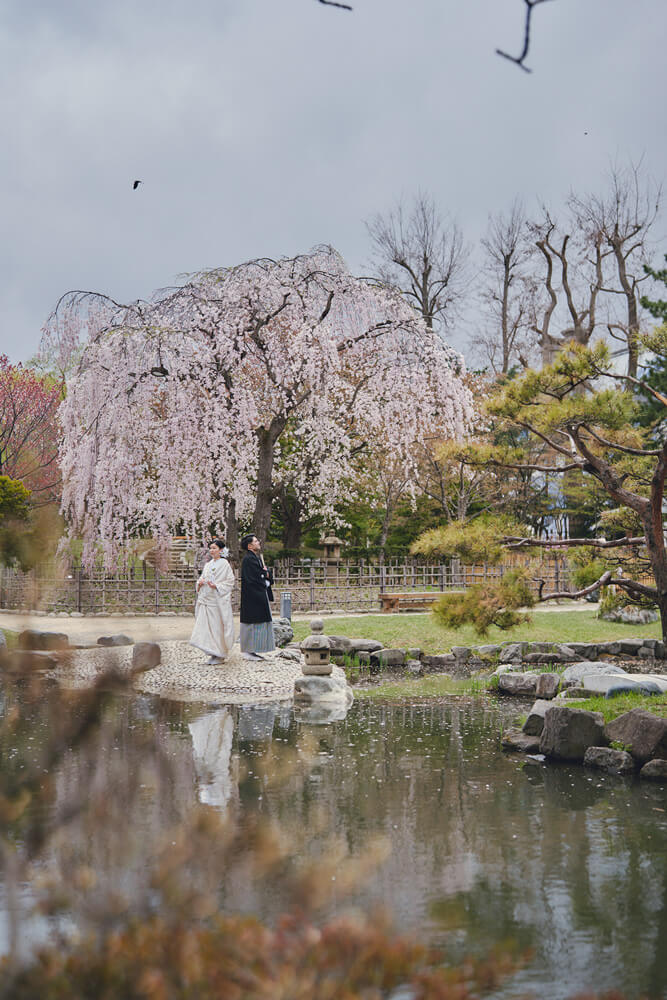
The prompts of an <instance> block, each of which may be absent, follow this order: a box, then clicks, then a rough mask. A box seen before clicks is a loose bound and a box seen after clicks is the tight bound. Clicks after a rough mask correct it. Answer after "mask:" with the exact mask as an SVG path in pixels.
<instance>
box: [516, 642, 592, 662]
mask: <svg viewBox="0 0 667 1000" xmlns="http://www.w3.org/2000/svg"><path fill="white" fill-rule="evenodd" d="M578 658H579V657H578V655H577V653H575V651H574V650H573V649H572V648H571V647H570V646H564V645H563V644H562V643H558V642H531V643H530V646H529V647H528V648H527V649H526V651H525V652H524V654H523V662H524V663H540V664H541V663H570V662H571V661H572V660H577V659H578Z"/></svg>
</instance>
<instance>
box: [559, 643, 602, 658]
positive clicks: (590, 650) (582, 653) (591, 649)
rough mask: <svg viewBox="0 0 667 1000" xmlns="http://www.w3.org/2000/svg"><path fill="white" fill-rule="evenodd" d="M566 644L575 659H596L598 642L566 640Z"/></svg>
mask: <svg viewBox="0 0 667 1000" xmlns="http://www.w3.org/2000/svg"><path fill="white" fill-rule="evenodd" d="M567 645H568V649H571V650H572V652H573V653H574V655H575V658H576V659H577V660H597V659H598V656H599V655H600V653H599V645H598V643H589V642H568V644H567Z"/></svg>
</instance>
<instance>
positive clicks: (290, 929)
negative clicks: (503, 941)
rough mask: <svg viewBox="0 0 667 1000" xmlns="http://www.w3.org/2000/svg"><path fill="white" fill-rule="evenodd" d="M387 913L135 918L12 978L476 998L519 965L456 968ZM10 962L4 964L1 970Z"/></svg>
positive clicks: (364, 998) (129, 997)
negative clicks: (175, 921) (405, 988)
mask: <svg viewBox="0 0 667 1000" xmlns="http://www.w3.org/2000/svg"><path fill="white" fill-rule="evenodd" d="M436 961H437V956H436V955H435V954H434V953H432V952H430V951H428V950H427V949H426V948H424V947H423V946H422V945H420V944H417V943H415V942H414V941H410V940H408V939H406V938H402V937H399V936H397V935H395V934H393V933H392V932H391V931H390V929H389V928H388V927H387V926H386V925H385V924H384V922H382V921H373V922H372V923H371V922H370V921H367V920H362V919H358V918H356V919H353V918H342V919H337V920H335V921H332V922H330V923H327V924H326V925H325V926H324V927H322V928H321V929H319V928H317V927H316V926H315V925H314V924H312V923H311V922H310V921H309V920H308V919H307V918H305V917H299V916H291V917H285V918H283V919H282V920H281V921H280V922H279V924H278V926H277V927H276V928H275V929H269V928H267V927H266V926H264V925H262V924H261V923H259V922H258V921H257V920H255V919H253V918H251V917H222V916H218V917H216V918H214V919H213V920H212V921H211V922H210V923H209V924H208V925H206V926H200V927H185V926H183V925H179V926H174V925H170V924H168V923H166V922H164V921H162V920H161V919H159V918H155V919H153V920H151V921H150V922H149V923H145V924H139V923H135V924H131V925H130V926H128V927H127V928H126V929H125V930H124V931H122V932H115V933H112V934H109V935H108V936H107V937H106V938H105V939H103V940H102V941H101V942H99V943H96V942H94V941H92V940H91V941H87V942H85V943H82V944H80V945H79V946H78V947H76V948H74V949H72V950H71V951H63V950H62V949H55V948H50V949H48V950H45V951H42V952H41V953H40V954H39V955H38V956H37V958H36V960H35V961H34V963H33V964H32V965H31V966H30V967H29V968H26V969H24V970H22V971H21V972H20V973H18V974H17V975H15V976H13V977H12V979H11V986H10V987H9V993H5V995H6V996H11V998H12V1000H38V998H39V1000H192V998H194V997H196V998H197V1000H381V998H384V997H388V996H389V995H390V993H391V992H392V990H395V989H396V988H397V987H398V986H400V985H401V984H410V985H411V986H412V990H413V995H414V997H415V1000H472V998H473V997H476V996H479V995H480V990H482V991H483V990H484V989H486V988H489V987H490V986H493V985H496V984H497V983H498V982H500V981H501V980H502V979H503V978H505V977H507V976H508V975H509V974H511V973H512V972H514V971H515V970H516V968H517V967H518V964H519V961H518V960H517V959H515V958H513V957H511V956H510V955H505V956H502V957H499V958H494V959H491V960H487V961H484V962H468V963H464V964H463V965H461V966H460V967H457V968H447V967H436V966H435V964H434V963H435V962H436ZM4 971H5V972H6V969H5V970H4Z"/></svg>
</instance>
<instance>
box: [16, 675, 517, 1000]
mask: <svg viewBox="0 0 667 1000" xmlns="http://www.w3.org/2000/svg"><path fill="white" fill-rule="evenodd" d="M10 664H11V660H10V659H9V657H7V658H6V659H5V662H4V664H3V669H2V672H1V674H0V681H1V706H2V719H1V723H0V851H1V860H2V869H3V880H4V900H5V906H6V911H7V921H8V926H9V942H8V951H7V954H6V955H5V957H4V958H3V959H2V962H1V965H0V997H2V998H12V1000H33V998H35V1000H36V998H39V1000H70V998H72V1000H74V998H77V1000H81V998H88V997H90V998H91V1000H93V998H94V1000H134V998H136V1000H140V998H141V1000H150V998H155V1000H180V998H183V1000H185V998H188V1000H192V998H195V997H196V998H198V1000H209V998H210V1000H214V998H215V1000H222V998H224V1000H260V998H261V1000H269V998H270V1000H301V998H303V1000H353V998H360V1000H361V998H363V1000H375V998H392V1000H393V998H396V997H398V996H400V997H401V998H406V1000H408V998H415V1000H417V998H419V1000H446V998H452V1000H453V998H457V1000H465V998H468V997H478V996H483V995H485V994H486V993H488V992H489V991H491V990H493V989H495V988H497V986H498V985H499V983H500V982H501V981H502V980H503V979H505V978H506V977H508V976H510V975H511V974H512V973H513V972H514V971H516V970H517V969H518V968H519V967H520V965H521V964H522V963H523V961H524V960H525V959H526V958H527V956H518V955H516V954H511V953H509V952H507V953H505V954H497V955H493V956H490V957H489V958H487V959H486V960H484V961H479V960H470V961H469V962H464V963H463V964H460V965H457V966H456V967H451V966H447V965H446V964H444V962H443V958H442V956H440V955H438V954H436V953H434V952H433V951H431V950H430V949H429V948H428V947H425V946H423V945H422V944H421V943H418V942H415V941H413V940H409V939H407V938H403V937H398V936H397V935H396V934H395V933H394V932H393V931H392V929H391V926H390V924H389V921H388V919H387V918H385V917H383V916H381V915H378V914H373V915H372V916H371V917H368V916H365V915H363V914H360V913H359V912H358V911H353V910H349V911H348V912H346V913H345V914H342V913H340V912H339V913H338V914H337V915H336V917H335V918H332V917H331V915H326V913H325V910H324V903H325V900H327V899H328V898H329V892H330V888H331V880H332V878H333V877H334V875H335V878H336V883H337V891H338V892H340V891H341V889H343V890H345V889H347V891H348V892H353V891H354V889H355V887H356V886H357V885H358V884H359V882H360V880H362V879H364V878H368V877H369V875H370V874H371V873H372V871H373V870H374V868H375V866H376V865H377V864H378V863H379V862H380V861H381V860H384V859H385V858H386V856H387V845H386V844H385V843H384V842H383V841H374V842H371V843H369V844H368V845H367V848H366V850H365V852H364V853H363V854H362V855H361V856H360V855H356V856H355V857H350V856H349V855H347V853H346V850H345V847H344V846H343V845H341V844H336V843H334V842H329V843H328V845H327V849H326V850H325V851H324V852H323V854H322V855H320V856H319V857H317V858H313V857H312V841H311V840H310V838H312V837H313V836H314V835H315V834H318V835H319V836H321V835H322V831H316V830H314V829H313V828H312V827H311V828H310V829H308V830H303V832H302V833H301V834H300V835H295V834H294V833H293V832H290V835H289V836H287V834H286V831H284V830H281V829H280V828H278V827H276V826H275V825H272V824H271V823H269V821H268V820H266V819H264V818H262V817H261V816H253V815H252V813H249V812H248V810H246V811H244V812H243V813H242V812H241V810H240V809H239V808H235V809H232V808H230V809H229V810H228V813H227V814H226V815H224V816H223V815H221V814H220V812H219V811H218V810H217V809H214V808H212V807H209V806H202V805H200V804H198V801H197V797H196V789H195V788H194V779H193V775H192V773H191V772H189V771H188V768H187V761H185V760H184V755H183V754H179V753H173V752H170V750H173V749H174V740H175V739H178V738H179V734H178V725H177V724H176V723H175V722H174V719H173V717H172V716H170V714H169V711H168V710H167V709H165V708H164V703H162V702H161V703H159V704H158V707H157V708H155V702H153V703H150V702H149V701H148V700H144V702H141V700H137V696H134V695H132V696H130V693H129V691H128V689H127V680H125V681H122V680H121V679H120V678H119V677H116V676H114V675H107V676H106V677H105V678H104V679H103V680H101V681H100V682H99V683H98V685H97V686H96V687H95V689H94V690H92V691H91V690H88V691H86V692H84V693H82V692H73V691H66V690H63V689H62V688H60V687H59V686H57V685H56V683H55V682H54V681H53V680H52V679H50V678H49V677H48V676H47V675H45V674H42V673H40V672H39V670H37V669H33V670H31V671H29V672H21V673H19V674H17V673H15V672H14V673H13V672H11V670H10ZM160 706H162V708H160ZM316 750H317V746H316V743H315V741H314V742H313V748H312V762H313V763H314V762H315V761H316ZM308 756H309V755H308V753H306V754H304V753H303V752H302V753H300V754H299V756H298V757H297V755H296V752H295V751H294V749H293V748H292V749H289V748H285V750H284V757H282V758H281V760H280V763H279V766H278V767H277V769H276V766H275V765H272V768H273V769H272V771H271V773H270V774H267V775H265V776H264V780H270V781H273V782H279V781H286V780H288V778H289V776H290V775H291V774H293V773H294V770H295V769H296V768H301V769H303V768H306V769H307V768H308V766H309V761H308ZM267 766H268V765H267ZM310 766H312V764H311V765H310ZM242 780H243V775H242V774H241V781H242ZM324 832H325V833H326V831H324ZM299 837H301V838H302V839H301V841H300V840H299ZM309 841H310V842H311V850H310V852H309V850H308V844H309ZM325 843H326V841H325ZM303 859H307V860H303ZM229 879H234V880H236V882H237V883H238V882H239V880H241V884H242V885H243V886H246V885H247V886H248V891H249V892H250V890H251V887H252V889H253V891H257V890H259V891H265V892H266V891H272V892H273V891H276V890H277V892H278V898H279V899H280V901H281V902H280V906H279V909H280V911H281V912H279V913H277V915H276V918H275V920H273V921H271V925H270V926H269V925H268V924H264V923H261V922H260V921H259V920H257V919H255V918H253V917H251V916H247V915H234V914H229V913H225V912H223V910H224V900H225V885H226V884H228V880H229ZM40 921H41V925H42V926H43V925H44V923H46V924H47V926H48V937H47V939H46V943H42V944H38V943H37V941H36V938H35V936H34V931H33V930H31V928H34V925H35V922H40Z"/></svg>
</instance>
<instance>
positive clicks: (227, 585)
mask: <svg viewBox="0 0 667 1000" xmlns="http://www.w3.org/2000/svg"><path fill="white" fill-rule="evenodd" d="M224 548H225V545H224V542H222V541H221V540H220V539H219V538H215V539H214V540H213V541H212V542H211V544H210V545H209V552H210V554H211V558H210V559H209V561H208V562H207V563H206V565H205V566H204V569H203V571H202V575H201V576H200V577H199V580H198V581H197V604H196V606H195V627H194V629H193V631H192V635H191V636H190V645H192V646H196V647H197V649H201V650H203V651H204V652H205V653H208V654H209V661H208V662H209V663H222V662H223V661H224V660H225V659H226V658H227V656H228V655H229V653H230V652H231V650H232V646H233V645H234V618H233V617H232V591H233V589H234V570H233V569H232V567H231V566H230V565H229V563H228V562H227V560H226V559H224V558H223V556H222V553H223V550H224Z"/></svg>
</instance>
